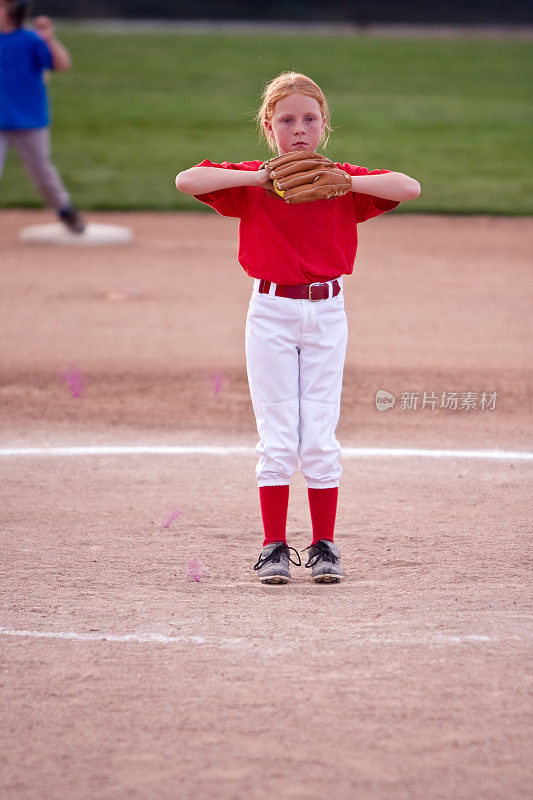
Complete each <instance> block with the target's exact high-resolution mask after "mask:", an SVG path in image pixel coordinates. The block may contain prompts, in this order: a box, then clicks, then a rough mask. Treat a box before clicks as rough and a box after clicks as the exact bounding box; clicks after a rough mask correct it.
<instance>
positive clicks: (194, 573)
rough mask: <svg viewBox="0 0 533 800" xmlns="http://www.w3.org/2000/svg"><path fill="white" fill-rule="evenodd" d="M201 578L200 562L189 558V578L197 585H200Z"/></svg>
mask: <svg viewBox="0 0 533 800" xmlns="http://www.w3.org/2000/svg"><path fill="white" fill-rule="evenodd" d="M202 577H203V573H202V565H201V564H200V561H199V560H198V559H197V558H191V560H190V561H189V578H191V580H193V581H196V582H197V583H200V581H201V580H202Z"/></svg>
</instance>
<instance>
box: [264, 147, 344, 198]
mask: <svg viewBox="0 0 533 800" xmlns="http://www.w3.org/2000/svg"><path fill="white" fill-rule="evenodd" d="M261 168H264V169H267V170H268V171H269V173H270V177H271V183H269V184H267V185H266V187H265V189H266V191H267V192H268V194H270V195H271V196H279V197H281V198H282V199H283V200H285V202H286V203H291V204H296V203H311V202H313V201H314V200H325V199H329V198H331V197H340V196H341V195H344V194H347V192H349V191H350V189H351V187H352V180H351V177H350V175H348V174H347V173H346V172H344V170H342V169H339V168H338V167H336V166H335V164H334V163H333V161H331V160H330V159H329V158H326V156H323V155H321V154H320V153H313V152H312V151H309V150H300V151H296V152H293V153H286V154H285V155H283V156H278V157H277V158H271V159H269V160H268V161H265V162H264V163H263V164H261Z"/></svg>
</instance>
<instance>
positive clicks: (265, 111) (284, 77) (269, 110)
mask: <svg viewBox="0 0 533 800" xmlns="http://www.w3.org/2000/svg"><path fill="white" fill-rule="evenodd" d="M295 92H298V93H299V94H306V95H307V96H308V97H312V98H313V99H314V100H316V101H317V103H318V105H319V106H320V112H321V114H322V116H323V117H325V118H326V126H325V128H324V134H323V136H322V139H321V140H320V143H321V144H322V146H325V145H326V143H327V141H328V139H329V135H330V133H331V130H332V129H331V124H330V113H329V107H328V101H327V100H326V98H325V96H324V92H323V91H322V89H321V88H320V86H319V85H318V84H316V83H315V82H314V81H313V80H312V79H311V78H308V77H307V75H302V74H301V73H300V72H282V73H281V75H278V76H277V78H274V79H273V80H271V81H270V82H269V83H267V85H266V86H265V88H264V90H263V95H262V100H263V102H262V104H261V108H260V109H259V111H258V112H257V115H256V117H255V119H256V122H257V125H258V127H259V135H261V134H262V135H263V136H264V137H265V139H266V140H267V142H268V146H269V147H270V148H271V150H275V149H276V142H275V140H274V137H273V136H270V135H269V134H268V132H267V130H266V128H265V120H269V121H270V119H271V118H272V114H273V113H274V108H275V105H276V103H277V102H278V100H282V99H283V98H284V97H287V96H288V95H290V94H294V93H295Z"/></svg>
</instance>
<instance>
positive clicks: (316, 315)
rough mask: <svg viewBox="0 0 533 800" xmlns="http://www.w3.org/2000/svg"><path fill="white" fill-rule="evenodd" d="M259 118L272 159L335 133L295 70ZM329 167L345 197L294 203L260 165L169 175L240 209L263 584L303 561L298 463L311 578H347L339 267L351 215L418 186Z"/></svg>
mask: <svg viewBox="0 0 533 800" xmlns="http://www.w3.org/2000/svg"><path fill="white" fill-rule="evenodd" d="M257 120H258V123H259V125H260V129H261V132H262V133H263V134H264V135H265V136H266V139H267V141H268V143H269V145H270V147H271V148H272V149H273V150H277V152H278V153H279V155H283V154H286V153H292V152H297V151H302V152H303V151H316V149H317V147H318V146H319V145H320V144H321V143H324V144H325V142H326V141H327V138H328V136H329V132H330V131H331V127H330V115H329V109H328V105H327V102H326V98H325V97H324V94H323V92H322V90H321V89H320V87H319V86H317V84H316V83H315V82H314V81H313V80H311V78H308V77H307V76H305V75H301V74H299V73H294V72H285V73H282V74H281V75H278V77H276V78H274V80H272V81H271V82H270V83H269V84H268V85H267V86H266V88H265V91H264V93H263V103H262V105H261V108H260V110H259V113H258V115H257ZM336 167H338V168H340V169H342V170H344V171H345V172H346V173H348V175H349V176H351V186H350V184H349V182H348V181H347V184H348V187H347V188H346V190H345V191H346V194H344V195H342V196H339V197H335V198H331V199H324V200H315V201H314V202H302V203H299V204H294V205H293V204H291V203H288V202H284V201H283V199H281V197H278V196H276V193H275V192H273V191H272V181H271V174H270V171H269V168H268V163H267V164H266V167H265V168H262V162H261V161H242V162H240V163H237V164H233V163H228V162H223V163H221V164H216V163H213V162H211V161H209V160H207V159H206V160H205V161H202V162H201V164H198V165H196V166H195V167H192V168H191V169H188V170H185V171H184V172H180V173H179V174H178V175H177V177H176V187H177V188H178V189H179V190H180V191H182V192H185V193H186V194H190V195H194V196H195V197H196V198H197V199H198V200H200V201H201V202H202V203H207V204H208V205H210V206H212V208H214V209H215V210H216V211H218V213H219V214H222V215H224V216H229V217H239V219H240V228H239V262H240V264H241V265H242V267H243V268H244V270H245V272H246V273H247V274H248V275H250V276H251V277H252V278H253V279H254V286H253V292H252V297H251V300H250V305H249V309H248V315H247V321H246V362H247V373H248V382H249V386H250V394H251V398H252V404H253V408H254V413H255V417H256V421H257V430H258V433H259V443H258V445H257V453H258V456H259V462H258V464H257V467H256V477H257V481H258V485H259V498H260V507H261V515H262V520H263V527H264V540H263V548H262V550H261V553H260V556H259V559H258V561H257V563H256V564H255V565H254V570H256V571H257V574H258V577H259V579H260V580H261V581H262V582H263V583H286V582H287V581H288V580H289V579H290V577H291V574H290V569H289V561H292V563H293V564H297V565H298V566H299V565H301V563H302V562H301V560H300V556H299V554H298V552H297V551H296V550H295V549H294V548H292V547H289V546H288V545H287V539H286V520H287V507H288V501H289V484H290V480H291V477H292V475H293V474H294V472H295V470H296V468H297V466H298V463H299V465H300V470H301V472H302V474H303V476H304V478H305V480H306V483H307V487H308V497H309V506H310V512H311V522H312V528H313V538H312V542H311V545H310V546H309V547H308V548H305V549H306V550H309V554H308V555H309V559H308V562H307V564H306V565H305V566H306V567H310V568H312V571H311V578H312V579H313V580H315V581H317V582H338V581H340V580H341V579H342V578H343V570H342V567H341V564H340V553H339V549H338V547H337V545H336V544H335V543H334V526H335V516H336V510H337V495H338V486H339V479H340V476H341V473H342V469H341V466H340V464H339V457H340V445H339V443H338V442H337V440H336V438H335V428H336V426H337V422H338V419H339V411H340V397H341V388H342V373H343V367H344V358H345V353H346V342H347V323H346V314H345V311H344V295H343V291H342V281H343V275H349V274H351V273H352V271H353V263H354V259H355V253H356V247H357V223H358V222H364V221H365V220H367V219H371V218H372V217H376V216H378V215H379V214H383V213H384V212H385V211H390V210H391V209H393V208H395V207H396V206H397V205H398V203H399V202H400V201H402V200H412V199H415V198H416V197H418V195H419V194H420V185H419V183H418V182H417V181H416V180H414V179H413V178H409V177H408V176H407V175H404V174H402V173H399V172H391V171H390V170H385V169H375V170H372V171H369V170H368V169H366V168H365V167H359V166H355V165H354V164H349V163H344V164H336ZM273 177H274V178H275V177H276V176H275V173H274V176H273ZM290 550H294V552H295V553H296V556H297V557H298V561H297V562H296V561H293V560H292V558H291V557H290Z"/></svg>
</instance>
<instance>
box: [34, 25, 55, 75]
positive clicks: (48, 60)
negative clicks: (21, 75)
mask: <svg viewBox="0 0 533 800" xmlns="http://www.w3.org/2000/svg"><path fill="white" fill-rule="evenodd" d="M33 63H34V64H35V67H36V69H37V71H38V72H44V70H45V69H53V68H54V59H53V56H52V51H51V50H50V48H49V47H48V45H47V44H46V42H45V41H44V39H41V37H40V36H37V34H35V35H34V40H33Z"/></svg>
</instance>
